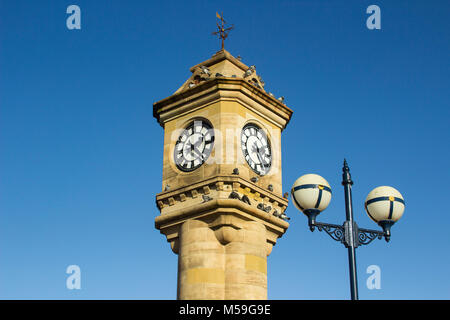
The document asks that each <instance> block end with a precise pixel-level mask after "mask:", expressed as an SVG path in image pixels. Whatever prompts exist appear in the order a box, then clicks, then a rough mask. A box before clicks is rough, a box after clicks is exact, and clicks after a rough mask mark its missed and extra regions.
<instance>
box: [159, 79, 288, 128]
mask: <svg viewBox="0 0 450 320" xmlns="http://www.w3.org/2000/svg"><path fill="white" fill-rule="evenodd" d="M222 98H224V99H227V98H229V99H237V100H240V101H241V102H242V103H243V104H244V105H248V106H250V107H251V108H252V110H254V111H255V112H257V113H259V114H261V115H262V116H264V117H265V118H267V119H268V120H270V121H271V122H273V123H275V124H276V125H278V126H279V127H280V128H281V129H284V128H285V127H286V125H287V123H288V122H289V120H290V118H291V116H292V113H293V111H292V110H291V109H290V108H288V107H287V106H286V105H284V104H283V103H281V102H280V101H278V100H277V99H275V98H274V97H272V96H270V95H269V94H267V93H265V92H264V91H262V90H260V89H258V88H256V87H255V86H253V85H251V84H249V83H248V82H247V81H245V80H244V79H243V78H225V77H218V78H214V79H211V80H208V81H205V82H203V83H201V84H200V85H198V86H195V87H193V88H191V89H188V90H186V91H182V92H180V93H176V94H174V95H172V96H170V97H168V98H165V99H163V100H160V101H158V102H156V103H154V105H153V116H154V117H155V118H156V119H157V120H158V122H159V124H160V125H161V126H163V127H164V123H165V121H168V120H169V119H173V118H174V117H176V116H179V115H180V114H186V113H188V112H192V111H193V110H196V109H198V108H202V107H204V106H205V105H208V104H209V103H211V102H214V101H217V100H220V99H222Z"/></svg>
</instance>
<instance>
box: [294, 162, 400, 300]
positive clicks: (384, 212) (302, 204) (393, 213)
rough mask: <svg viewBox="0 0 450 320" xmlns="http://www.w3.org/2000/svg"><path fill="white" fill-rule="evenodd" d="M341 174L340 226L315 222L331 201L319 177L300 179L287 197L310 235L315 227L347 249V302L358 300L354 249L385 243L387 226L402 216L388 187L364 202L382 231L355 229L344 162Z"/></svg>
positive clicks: (397, 198)
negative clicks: (342, 202) (379, 241)
mask: <svg viewBox="0 0 450 320" xmlns="http://www.w3.org/2000/svg"><path fill="white" fill-rule="evenodd" d="M342 171H343V174H342V185H343V186H344V193H345V215H346V220H345V222H344V224H343V225H336V224H330V223H323V222H317V221H316V218H317V216H318V215H319V214H320V212H322V211H323V210H325V209H326V208H327V207H328V204H329V203H330V200H331V188H330V185H329V184H328V182H327V181H326V180H325V179H324V178H322V177H321V176H319V175H316V174H306V175H303V176H301V177H300V178H298V179H297V181H295V183H294V185H293V187H292V190H291V196H292V199H293V202H294V204H295V206H296V207H297V208H298V209H299V210H301V211H302V212H303V213H304V214H305V215H306V216H307V217H308V225H309V228H310V230H311V231H314V230H315V228H316V227H317V229H318V230H319V231H322V230H324V231H325V232H326V233H327V234H328V235H329V236H330V237H331V238H332V239H334V240H336V241H339V242H341V243H342V244H344V246H345V247H346V248H347V250H348V263H349V271H350V292H351V298H352V300H358V281H357V276H356V253H355V249H356V248H357V247H358V246H360V245H367V244H369V243H371V242H372V241H373V240H374V239H376V238H378V239H381V238H382V237H384V238H385V240H386V241H387V242H388V241H389V240H390V236H391V231H390V229H391V226H392V225H393V224H394V223H395V222H396V221H398V220H399V219H400V218H401V216H402V215H403V211H404V209H405V202H404V200H403V197H402V195H401V194H400V192H398V191H397V190H396V189H394V188H392V187H387V186H382V187H378V188H375V189H374V190H372V191H371V192H370V193H369V195H368V196H367V198H366V201H365V209H366V212H367V214H368V215H369V217H370V218H371V219H372V220H373V221H375V222H376V223H377V224H378V225H379V226H381V228H382V229H383V231H379V230H371V229H363V228H359V227H358V225H357V224H356V222H355V221H354V220H353V205H352V185H353V181H352V179H351V176H350V169H349V167H348V164H347V161H346V160H344V167H343V168H342Z"/></svg>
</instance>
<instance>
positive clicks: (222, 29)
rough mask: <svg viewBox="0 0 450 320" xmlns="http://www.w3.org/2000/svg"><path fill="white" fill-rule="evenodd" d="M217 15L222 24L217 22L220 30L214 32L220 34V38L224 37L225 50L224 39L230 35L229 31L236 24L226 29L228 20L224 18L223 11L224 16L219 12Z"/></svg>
mask: <svg viewBox="0 0 450 320" xmlns="http://www.w3.org/2000/svg"><path fill="white" fill-rule="evenodd" d="M216 17H217V19H220V22H221V24H220V25H219V23H218V22H217V28H218V29H219V31H216V32H213V33H212V34H213V35H219V38H220V39H222V50H223V49H224V41H225V39H226V38H227V37H228V33H229V32H230V30H231V29H233V28H234V25H231V27H229V28H226V29H225V23H226V21H225V20H224V19H223V12H222V16H221V15H220V14H219V13H218V12H216Z"/></svg>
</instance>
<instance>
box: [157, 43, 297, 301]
mask: <svg viewBox="0 0 450 320" xmlns="http://www.w3.org/2000/svg"><path fill="white" fill-rule="evenodd" d="M190 71H191V72H192V75H191V77H190V78H189V79H188V80H187V81H186V82H185V83H184V84H183V85H182V86H181V87H180V88H179V89H178V90H177V91H176V92H175V93H174V94H173V95H172V96H170V97H168V98H165V99H163V100H161V101H158V102H156V103H155V104H154V105H153V114H154V117H155V118H156V119H157V121H158V122H159V124H160V125H161V126H162V127H163V129H164V162H163V175H162V180H163V181H162V192H161V193H158V194H157V195H156V203H157V206H158V209H159V210H160V215H158V216H157V218H156V219H155V226H156V228H157V229H159V230H160V232H161V233H162V234H164V235H165V236H166V238H167V241H168V242H169V243H170V247H171V249H172V251H173V252H174V253H176V254H178V290H177V298H178V299H267V257H268V256H269V254H270V253H271V251H272V247H273V246H274V245H275V243H276V241H277V239H278V238H279V237H281V236H282V235H283V234H284V232H286V230H287V228H288V227H289V224H288V222H287V221H286V218H287V217H286V216H285V215H284V211H285V210H286V207H287V204H288V200H287V199H286V198H284V197H283V195H282V194H283V191H282V184H281V132H282V130H283V129H284V128H285V127H286V125H287V123H288V122H289V120H290V117H291V115H292V110H291V109H289V108H288V107H287V106H286V105H284V104H283V102H282V101H280V100H278V99H275V98H274V96H273V95H272V94H269V93H267V92H266V91H265V90H264V83H263V81H262V79H261V77H259V76H258V75H257V73H256V68H255V67H254V66H250V67H248V66H246V65H245V64H244V63H242V62H241V61H240V59H237V58H235V57H233V56H232V55H231V54H230V53H229V52H228V51H226V50H225V49H222V50H220V51H219V52H217V53H216V54H214V55H213V56H212V57H211V58H210V59H208V60H206V61H204V62H202V63H199V64H198V65H196V66H193V67H192V68H191V69H190Z"/></svg>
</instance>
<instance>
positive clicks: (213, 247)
mask: <svg viewBox="0 0 450 320" xmlns="http://www.w3.org/2000/svg"><path fill="white" fill-rule="evenodd" d="M179 241H180V242H179V246H180V249H179V257H178V292H177V297H178V299H182V300H191V299H192V300H198V299H213V300H214V299H218V300H224V299H226V300H238V299H249V300H261V299H267V246H266V228H265V227H264V225H263V224H262V223H258V222H251V221H249V222H243V228H241V229H235V228H233V227H230V226H222V227H220V228H218V229H216V230H215V231H213V230H212V229H211V228H210V227H209V226H208V224H207V223H205V222H203V221H199V220H187V221H185V222H184V223H183V224H182V225H181V227H180V238H179Z"/></svg>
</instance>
